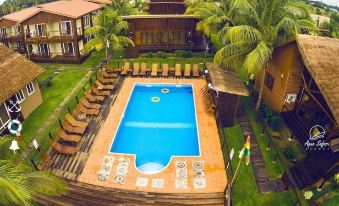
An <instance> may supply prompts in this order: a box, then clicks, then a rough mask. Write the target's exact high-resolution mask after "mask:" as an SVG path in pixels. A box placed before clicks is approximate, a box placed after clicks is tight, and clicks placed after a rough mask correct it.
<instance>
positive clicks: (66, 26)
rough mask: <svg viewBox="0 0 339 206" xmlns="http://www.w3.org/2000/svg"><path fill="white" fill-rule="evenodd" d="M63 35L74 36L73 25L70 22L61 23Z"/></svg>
mask: <svg viewBox="0 0 339 206" xmlns="http://www.w3.org/2000/svg"><path fill="white" fill-rule="evenodd" d="M60 28H61V35H62V36H63V35H72V34H73V32H72V24H71V22H70V21H61V22H60Z"/></svg>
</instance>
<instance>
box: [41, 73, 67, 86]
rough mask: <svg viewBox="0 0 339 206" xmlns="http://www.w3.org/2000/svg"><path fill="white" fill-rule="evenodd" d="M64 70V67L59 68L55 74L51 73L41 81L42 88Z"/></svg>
mask: <svg viewBox="0 0 339 206" xmlns="http://www.w3.org/2000/svg"><path fill="white" fill-rule="evenodd" d="M62 70H63V69H57V70H56V71H55V72H54V73H53V74H51V75H49V76H48V77H47V78H46V79H45V80H43V81H42V82H40V84H39V87H40V89H42V88H44V87H47V84H48V82H49V81H51V80H52V79H54V78H55V77H56V76H58V75H59V74H60V73H61V72H62Z"/></svg>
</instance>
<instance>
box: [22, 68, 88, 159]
mask: <svg viewBox="0 0 339 206" xmlns="http://www.w3.org/2000/svg"><path fill="white" fill-rule="evenodd" d="M92 72H93V71H89V72H87V74H86V75H85V76H84V77H83V78H82V79H81V80H80V81H79V82H78V83H77V85H76V86H75V87H73V89H72V90H71V91H70V92H69V93H68V94H67V96H66V97H65V99H64V100H63V101H62V102H61V103H60V104H59V106H58V107H56V108H55V109H54V111H53V112H52V114H51V115H50V116H49V118H48V119H47V121H46V122H45V123H44V124H43V125H42V126H41V127H40V129H38V132H37V133H36V134H35V135H34V138H35V139H36V140H37V142H40V141H39V140H40V138H42V135H41V134H42V133H43V132H44V131H45V130H46V128H47V127H48V126H49V125H50V124H51V122H52V121H54V120H55V118H56V117H57V116H58V115H59V113H60V111H61V109H63V108H64V106H65V104H67V103H68V101H69V100H70V98H71V97H73V95H74V94H75V92H77V91H78V90H79V89H80V88H81V87H82V86H83V85H84V83H85V82H86V81H88V79H89V77H90V75H91V74H92ZM32 147H33V144H32V143H29V144H28V146H27V147H26V148H25V151H24V152H23V153H22V154H21V157H20V159H21V160H22V159H24V158H25V157H26V154H29V151H30V150H31V149H32Z"/></svg>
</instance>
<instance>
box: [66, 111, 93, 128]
mask: <svg viewBox="0 0 339 206" xmlns="http://www.w3.org/2000/svg"><path fill="white" fill-rule="evenodd" d="M65 118H66V120H67V121H68V122H69V123H70V124H71V125H72V126H73V127H81V128H85V129H86V127H87V126H88V123H87V122H85V121H79V120H76V119H75V118H74V117H73V116H72V115H71V114H67V115H66V117H65Z"/></svg>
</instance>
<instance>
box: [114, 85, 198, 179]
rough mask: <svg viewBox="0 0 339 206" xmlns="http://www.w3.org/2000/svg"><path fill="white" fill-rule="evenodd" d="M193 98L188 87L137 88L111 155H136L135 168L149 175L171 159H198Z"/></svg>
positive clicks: (127, 107)
mask: <svg viewBox="0 0 339 206" xmlns="http://www.w3.org/2000/svg"><path fill="white" fill-rule="evenodd" d="M164 88H167V89H168V90H169V92H168V93H162V92H161V90H162V89H164ZM154 97H156V98H154ZM157 97H158V98H157ZM152 98H153V101H152ZM193 98H194V97H193V90H192V86H191V85H189V84H180V85H176V84H136V85H135V86H134V89H133V91H132V94H131V96H130V99H129V102H128V104H127V106H126V109H125V112H124V115H123V117H122V119H121V122H120V124H119V127H118V130H117V133H116V134H115V138H114V142H113V144H112V147H111V152H114V153H123V154H135V155H136V167H137V168H138V169H139V171H141V172H143V173H146V174H153V173H157V172H159V171H161V170H162V169H163V168H165V167H166V166H167V164H168V163H169V161H170V159H171V156H199V154H200V152H199V141H198V132H197V123H196V117H195V109H194V107H195V105H194V99H193ZM157 100H160V101H158V102H157Z"/></svg>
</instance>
